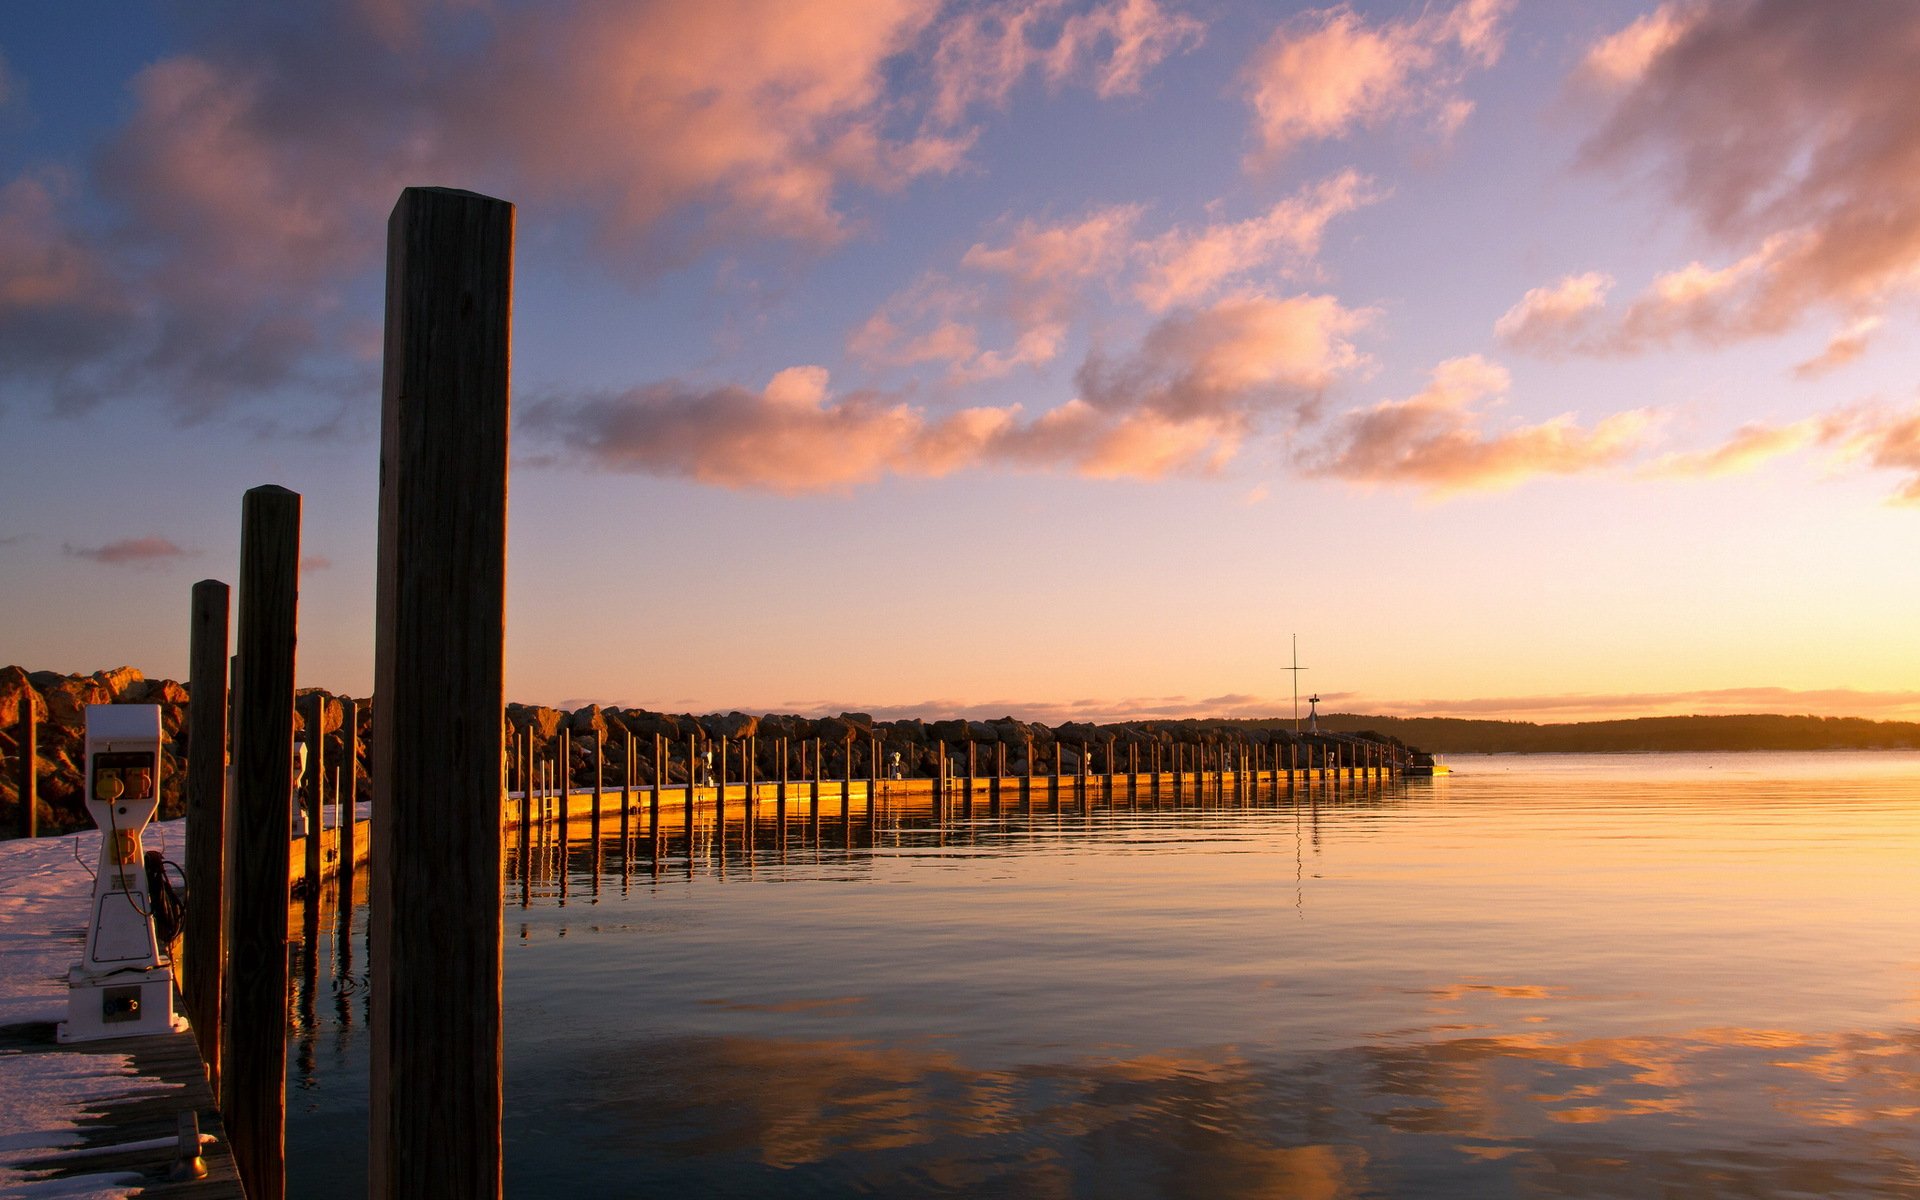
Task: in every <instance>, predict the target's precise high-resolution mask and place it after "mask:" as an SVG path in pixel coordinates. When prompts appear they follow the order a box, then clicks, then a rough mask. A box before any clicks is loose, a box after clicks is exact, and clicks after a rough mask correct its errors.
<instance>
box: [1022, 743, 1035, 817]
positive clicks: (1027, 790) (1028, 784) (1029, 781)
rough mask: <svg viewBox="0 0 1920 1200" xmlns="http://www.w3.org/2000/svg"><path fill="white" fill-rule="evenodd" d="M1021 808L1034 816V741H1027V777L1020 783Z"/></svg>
mask: <svg viewBox="0 0 1920 1200" xmlns="http://www.w3.org/2000/svg"><path fill="white" fill-rule="evenodd" d="M1020 807H1022V808H1023V809H1025V810H1026V812H1027V815H1028V816H1032V815H1033V739H1032V738H1028V739H1027V777H1026V778H1025V779H1023V780H1021V782H1020Z"/></svg>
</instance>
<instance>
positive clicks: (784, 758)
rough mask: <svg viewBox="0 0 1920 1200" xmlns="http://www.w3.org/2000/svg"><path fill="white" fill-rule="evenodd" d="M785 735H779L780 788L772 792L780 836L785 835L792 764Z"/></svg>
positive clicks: (789, 748) (790, 752) (774, 813)
mask: <svg viewBox="0 0 1920 1200" xmlns="http://www.w3.org/2000/svg"><path fill="white" fill-rule="evenodd" d="M792 752H793V751H792V749H791V747H790V745H789V739H788V737H787V735H785V734H782V735H780V790H779V791H778V792H776V793H774V800H773V815H774V818H775V820H776V821H777V822H778V824H779V826H780V836H781V837H785V836H787V784H788V779H789V776H790V775H791V773H792V769H793V764H792V762H791V761H790V760H789V757H788V756H789V755H790V754H792Z"/></svg>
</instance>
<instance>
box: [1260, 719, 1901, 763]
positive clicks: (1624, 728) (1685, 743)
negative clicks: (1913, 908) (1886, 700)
mask: <svg viewBox="0 0 1920 1200" xmlns="http://www.w3.org/2000/svg"><path fill="white" fill-rule="evenodd" d="M1258 723H1259V724H1265V722H1258ZM1320 727H1321V728H1322V729H1327V730H1332V731H1335V732H1339V733H1350V732H1358V731H1360V730H1369V731H1372V732H1375V733H1379V734H1382V735H1385V736H1388V737H1395V738H1399V739H1400V740H1401V741H1403V742H1406V743H1408V744H1410V745H1416V746H1419V747H1421V748H1422V749H1424V750H1426V751H1428V752H1429V753H1434V754H1635V753H1651V752H1662V751H1667V752H1671V751H1691V752H1709V753H1723V754H1725V753H1741V752H1746V751H1779V750H1792V751H1822V750H1920V722H1913V721H1869V720H1867V719H1866V718H1864V717H1813V716H1786V715H1783V714H1779V713H1751V714H1743V715H1736V716H1689V717H1634V718H1630V719H1624V720H1614V721H1572V722H1568V723H1566V724H1560V725H1540V724H1535V723H1533V722H1530V721H1489V720H1478V719H1473V718H1467V717H1385V716H1367V715H1364V714H1356V713H1333V714H1327V715H1323V716H1321V718H1320Z"/></svg>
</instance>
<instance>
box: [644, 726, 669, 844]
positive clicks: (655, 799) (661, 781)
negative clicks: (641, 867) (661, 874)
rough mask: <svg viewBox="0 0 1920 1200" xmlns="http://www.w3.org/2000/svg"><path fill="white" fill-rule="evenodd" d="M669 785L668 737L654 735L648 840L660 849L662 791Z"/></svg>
mask: <svg viewBox="0 0 1920 1200" xmlns="http://www.w3.org/2000/svg"><path fill="white" fill-rule="evenodd" d="M666 787H667V739H666V738H665V737H663V736H661V735H660V734H658V733H656V734H654V735H653V795H651V796H649V797H647V841H648V842H649V843H650V844H651V845H652V847H653V853H655V854H658V853H659V851H660V793H661V792H663V791H665V790H666Z"/></svg>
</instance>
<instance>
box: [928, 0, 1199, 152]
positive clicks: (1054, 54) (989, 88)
mask: <svg viewBox="0 0 1920 1200" xmlns="http://www.w3.org/2000/svg"><path fill="white" fill-rule="evenodd" d="M1066 7H1067V6H1066V5H1065V4H1064V3H1063V2H1062V0H1011V2H1008V3H1001V4H989V5H984V6H981V7H978V8H974V9H971V10H969V11H965V12H961V13H958V14H957V15H956V16H955V17H954V18H953V19H952V20H951V21H950V22H948V23H947V24H946V25H945V26H944V27H943V28H942V30H941V31H940V33H939V42H938V45H937V47H936V49H935V50H934V53H933V77H934V100H933V104H932V115H933V117H934V119H935V120H937V121H939V122H943V123H945V124H949V125H951V124H955V123H958V122H959V121H961V120H962V119H964V117H965V116H966V114H967V112H968V110H969V109H972V108H973V107H975V106H976V105H982V104H988V105H1004V104H1005V103H1006V102H1007V97H1008V95H1009V94H1010V93H1011V92H1012V91H1013V89H1014V87H1015V85H1017V84H1018V83H1019V82H1020V81H1021V80H1022V79H1024V78H1026V76H1027V75H1028V74H1029V73H1030V72H1032V71H1035V70H1038V71H1039V72H1040V73H1041V74H1042V75H1043V76H1044V77H1045V78H1046V81H1047V83H1048V85H1049V86H1051V87H1059V86H1061V85H1062V84H1064V83H1067V82H1069V81H1071V80H1075V79H1079V78H1086V79H1088V80H1089V81H1090V82H1091V84H1092V86H1093V89H1094V92H1095V94H1096V95H1098V96H1099V97H1100V98H1101V99H1109V98H1111V97H1113V96H1119V95H1128V94H1131V93H1134V92H1137V91H1139V90H1140V84H1141V80H1142V78H1143V77H1144V76H1145V75H1146V73H1147V72H1148V71H1150V70H1152V69H1153V68H1154V67H1155V66H1156V65H1158V64H1159V63H1160V62H1161V61H1162V60H1164V59H1165V58H1167V57H1168V56H1169V55H1173V54H1178V53H1181V52H1182V51H1185V50H1189V49H1192V48H1193V47H1195V46H1198V45H1199V44H1200V41H1201V39H1202V38H1203V37H1204V35H1205V26H1203V25H1202V24H1201V23H1200V22H1199V21H1197V20H1195V19H1193V18H1192V17H1188V16H1184V15H1182V14H1179V13H1173V12H1169V11H1167V10H1166V9H1163V8H1162V7H1161V6H1160V5H1159V4H1157V3H1155V0H1114V2H1112V3H1103V4H1095V5H1094V6H1093V7H1092V8H1090V9H1087V10H1085V11H1082V12H1077V13H1073V14H1071V15H1065V16H1063V15H1062V14H1063V13H1065V11H1066Z"/></svg>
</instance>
